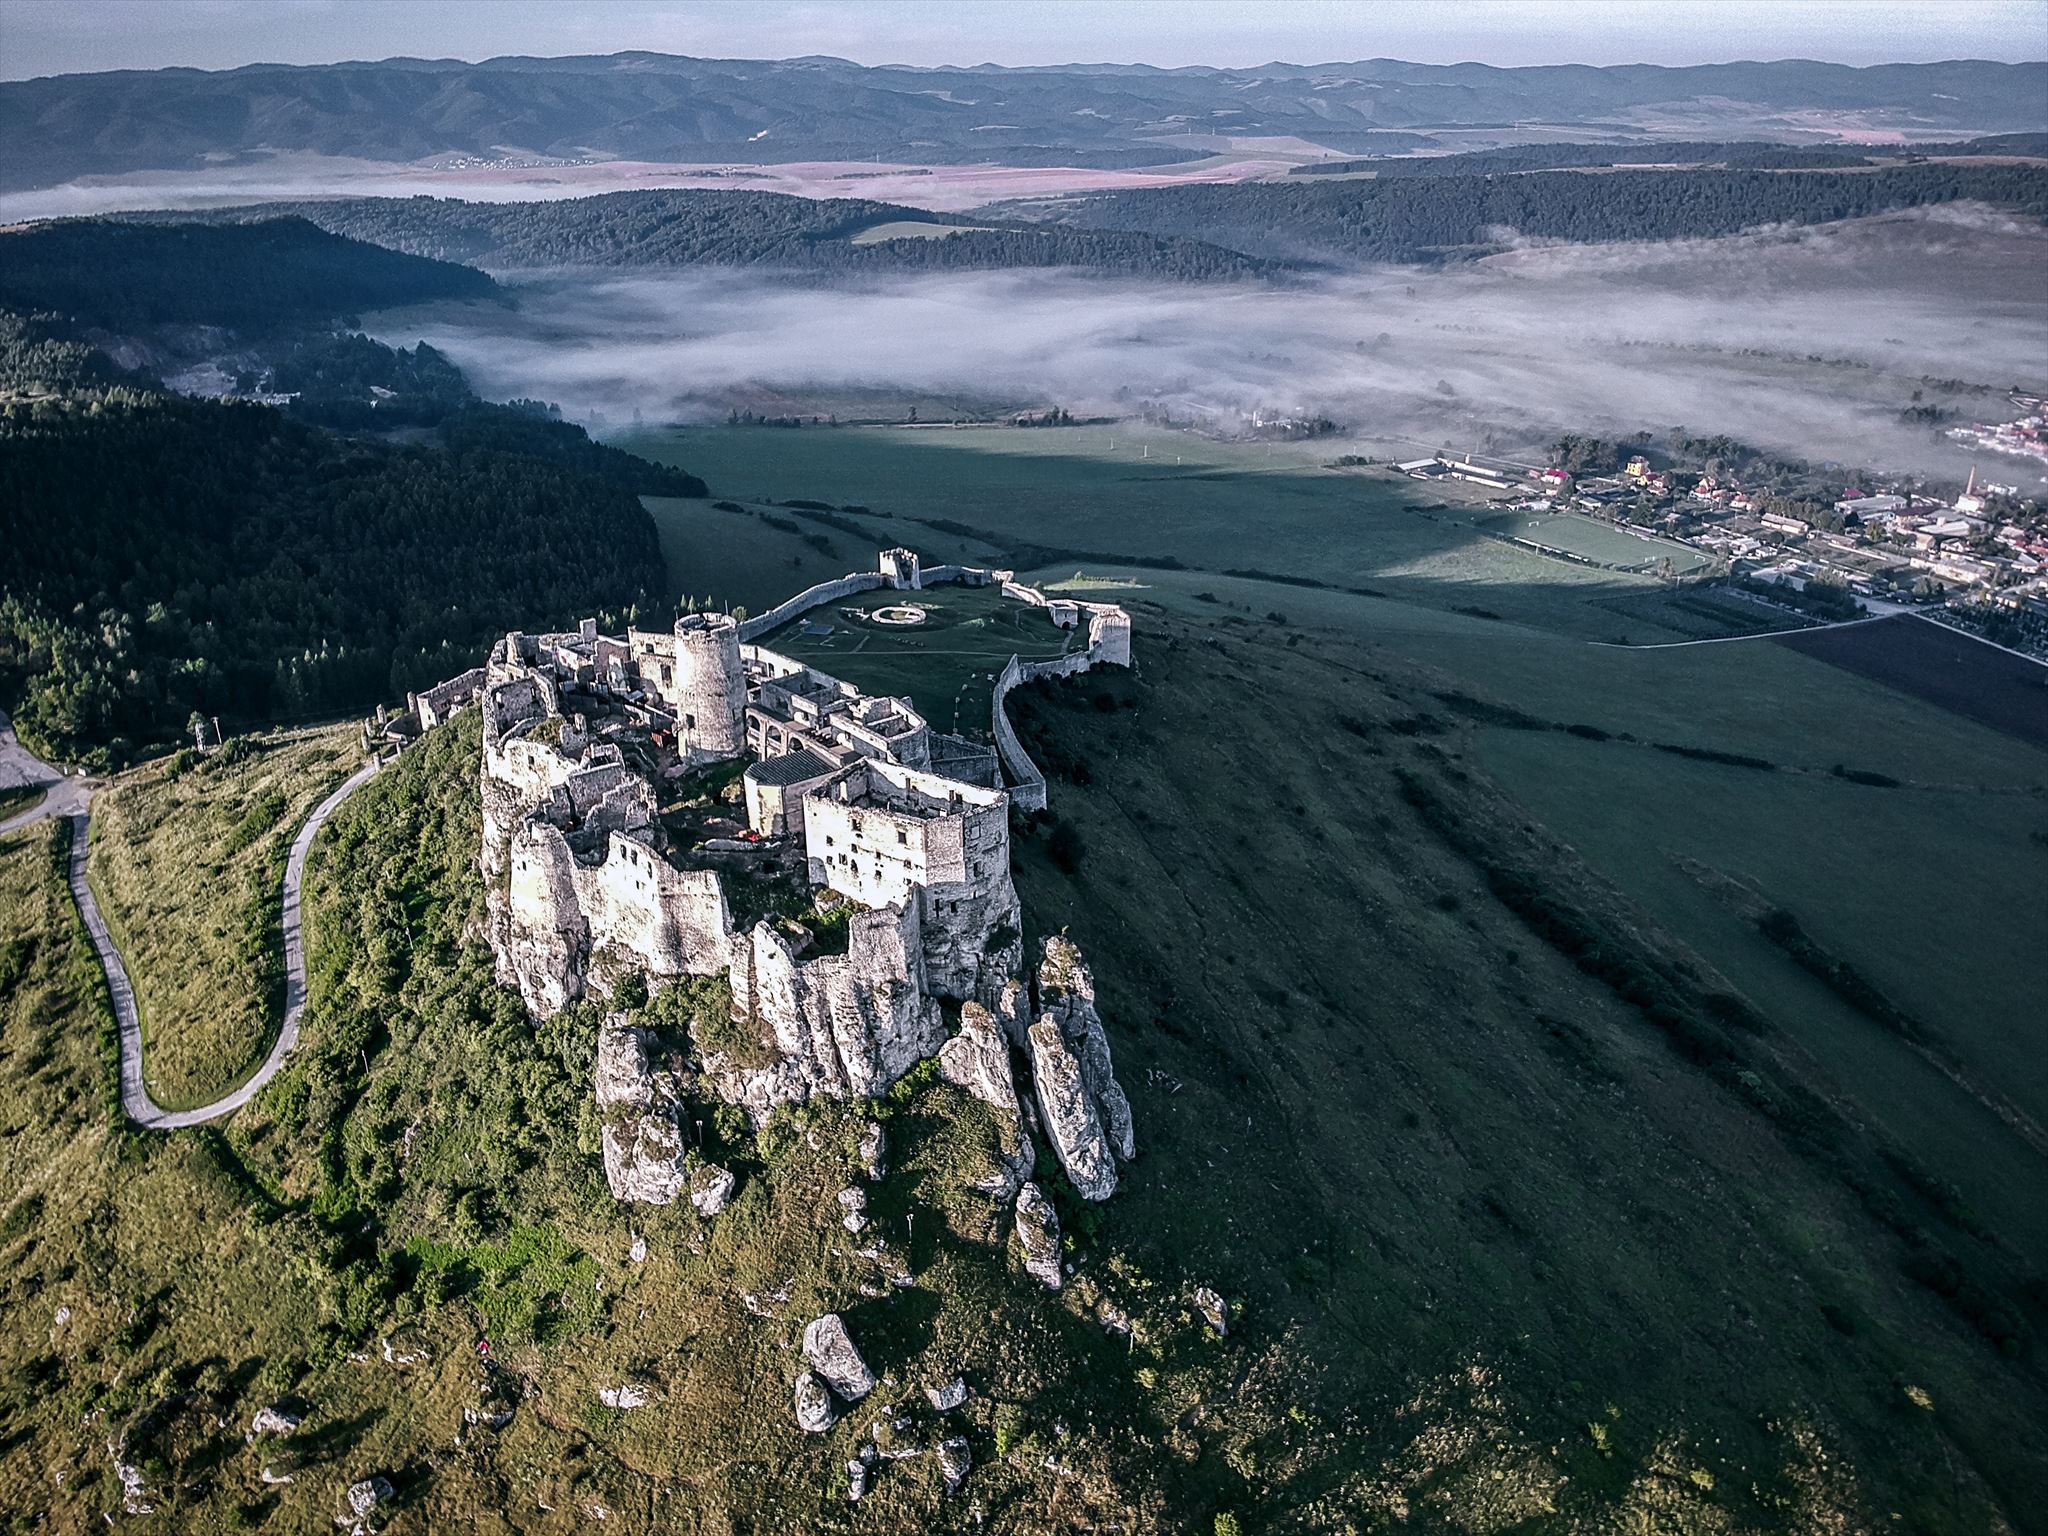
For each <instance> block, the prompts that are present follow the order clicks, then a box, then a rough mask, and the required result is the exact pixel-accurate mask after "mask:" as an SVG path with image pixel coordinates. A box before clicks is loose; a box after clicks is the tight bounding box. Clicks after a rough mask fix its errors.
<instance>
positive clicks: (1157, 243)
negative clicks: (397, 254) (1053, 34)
mask: <svg viewBox="0 0 2048 1536" xmlns="http://www.w3.org/2000/svg"><path fill="white" fill-rule="evenodd" d="M176 217H177V218H180V219H190V218H206V219H213V220H221V221H231V220H251V219H260V220H276V219H278V218H281V217H290V218H303V219H308V220H311V221H312V222H314V223H316V224H318V225H319V226H320V227H321V228H322V229H325V230H329V231H332V232H333V233H335V234H339V235H345V236H348V237H350V238H352V239H355V240H361V241H372V242H374V243H375V244H377V245H379V246H388V247H390V248H391V249H392V250H394V251H405V252H410V253H412V254H414V255H417V256H423V257H431V258H435V259H437V260H440V261H449V262H478V263H481V264H483V265H485V266H488V267H491V268H493V269H496V270H499V271H506V270H518V269H537V268H547V267H687V266H729V267H753V266H770V267H781V268H794V269H799V270H824V271H832V272H922V271H983V270H991V269H999V268H1009V267H1077V268H1081V269H1084V270H1088V271H1094V272H1104V273H1110V274H1114V275H1118V276H1129V277H1162V278H1178V279H1213V278H1238V277H1249V276H1254V275H1256V274H1258V273H1260V272H1263V271H1266V270H1268V269H1269V268H1271V267H1272V266H1273V263H1271V262H1269V261H1265V260H1262V259H1259V258H1256V257H1252V256H1247V255H1245V254H1243V253H1242V252H1240V251H1234V250H1226V249H1224V248H1223V247H1221V246H1218V245H1215V244H1213V243H1211V242H1209V241H1207V240H1204V239H1202V238H1201V237H1200V235H1199V234H1198V233H1197V232H1195V231H1194V230H1192V229H1190V230H1185V231H1175V232H1173V233H1168V234H1156V235H1155V234H1149V233H1146V232H1142V231H1133V230H1118V229H1084V228H1078V227H1075V226H1071V225H1057V224H1022V223H1014V222H1002V221H997V220H992V219H986V218H973V219H969V218H967V217H966V216H964V215H956V214H943V213H940V214H934V213H927V212H926V211H924V210H923V209H921V208H906V207H901V206H899V205H897V204H894V203H878V202H870V201H868V200H866V199H864V198H826V199H817V198H806V197H792V196H789V195H787V194H784V193H779V192H740V191H731V192H727V191H694V190H691V191H649V192H610V193H605V194H603V195H601V196H597V197H577V198H564V199H561V200H559V201H553V202H531V203H467V202H461V201H458V200H456V199H453V198H434V197H412V198H341V199H336V200H332V201H319V202H305V203H261V204H256V205H254V206H251V207H243V208H229V209H219V210H214V211H211V212H208V213H202V214H178V215H176ZM899 221H910V222H915V223H919V224H942V225H961V226H969V225H971V226H972V227H971V228H963V229H962V231H961V233H959V234H955V235H949V236H946V237H945V238H943V239H915V238H913V239H902V240H878V241H875V242H873V243H870V244H866V245H855V244H853V243H852V240H853V236H855V235H857V234H859V233H860V232H861V231H862V230H865V229H871V228H873V227H875V226H876V225H879V224H887V223H894V222H899Z"/></svg>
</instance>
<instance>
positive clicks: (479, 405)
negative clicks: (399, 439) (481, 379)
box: [441, 400, 710, 497]
mask: <svg viewBox="0 0 2048 1536" xmlns="http://www.w3.org/2000/svg"><path fill="white" fill-rule="evenodd" d="M441 440H442V442H444V443H445V444H447V446H448V447H449V449H451V450H452V451H453V452H455V453H456V454H458V455H469V454H477V453H493V454H506V455H511V456H514V457H518V458H525V459H532V460H535V461H537V462H540V463H543V464H547V465H550V466H552V467H553V468H556V469H560V470H563V471H566V472H569V473H572V474H574V475H576V476H577V477H578V478H579V479H582V480H586V481H589V482H591V483H593V484H598V485H605V486H609V487H610V488H611V489H613V490H617V491H624V492H626V493H627V494H628V495H633V496H691V497H701V496H707V495H709V494H710V492H709V491H707V490H706V489H705V486H704V482H703V481H702V480H699V479H698V478H697V477H696V476H695V475H691V474H685V473H684V472H683V471H682V470H680V469H676V468H674V467H673V466H671V465H667V464H655V463H651V462H649V461H648V460H646V459H643V458H640V457H639V456H638V455H637V454H631V453H628V452H626V451H625V450H624V449H623V448H610V447H607V446H606V445H604V444H603V443H593V442H592V441H591V440H590V434H589V433H587V432H585V431H584V430H583V428H581V427H579V426H577V425H576V424H575V423H574V422H569V421H563V420H562V419H561V413H560V411H559V410H557V409H556V408H555V407H554V406H551V405H545V404H543V403H541V402H540V401H537V400H515V401H513V402H512V403H511V404H510V405H491V404H489V403H487V402H485V401H481V400H478V401H473V402H471V403H470V404H468V405H466V406H464V407H463V408H462V409H461V410H459V411H456V412H454V413H453V414H452V415H450V416H448V417H447V418H446V419H445V420H444V421H443V422H442V423H441Z"/></svg>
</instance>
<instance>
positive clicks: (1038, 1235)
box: [1014, 1184, 1060, 1291]
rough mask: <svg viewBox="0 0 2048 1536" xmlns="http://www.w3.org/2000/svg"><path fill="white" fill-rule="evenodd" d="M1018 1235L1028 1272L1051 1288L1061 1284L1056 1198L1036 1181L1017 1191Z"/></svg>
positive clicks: (1015, 1231) (1017, 1238)
mask: <svg viewBox="0 0 2048 1536" xmlns="http://www.w3.org/2000/svg"><path fill="white" fill-rule="evenodd" d="M1016 1214H1017V1222H1016V1227H1015V1229H1014V1236H1015V1239H1016V1243H1017V1248H1018V1250H1019V1252H1020V1254H1021V1255H1022V1258H1023V1262H1024V1273H1026V1274H1027V1275H1029V1276H1031V1278H1032V1279H1034V1280H1036V1281H1037V1282H1038V1283H1039V1284H1040V1285H1042V1286H1044V1287H1045V1288H1046V1289H1047V1290H1049V1291H1056V1290H1058V1289H1059V1288H1060V1218H1059V1212H1057V1211H1055V1210H1054V1209H1053V1206H1052V1201H1051V1200H1050V1199H1049V1198H1047V1196H1046V1193H1045V1191H1044V1190H1042V1189H1040V1188H1039V1187H1038V1186H1037V1185H1036V1184H1026V1185H1025V1186H1024V1187H1023V1188H1022V1189H1020V1190H1018V1191H1017V1211H1016Z"/></svg>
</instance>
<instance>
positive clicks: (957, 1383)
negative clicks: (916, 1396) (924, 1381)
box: [924, 1376, 969, 1413]
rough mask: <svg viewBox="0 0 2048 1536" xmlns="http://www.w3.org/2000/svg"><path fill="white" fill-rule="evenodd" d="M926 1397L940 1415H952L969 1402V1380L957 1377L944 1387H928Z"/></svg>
mask: <svg viewBox="0 0 2048 1536" xmlns="http://www.w3.org/2000/svg"><path fill="white" fill-rule="evenodd" d="M924 1395H925V1397H926V1399H927V1400H929V1401H930V1403H931V1405H932V1407H933V1408H935V1409H937V1410H938V1411H939V1412H940V1413H951V1412H952V1411H953V1410H954V1409H955V1408H958V1407H959V1406H960V1405H961V1404H962V1403H964V1402H966V1401H967V1398H968V1396H969V1394H968V1391H967V1378H966V1377H964V1376H955V1377H954V1378H953V1379H952V1380H951V1381H949V1382H947V1383H946V1384H945V1385H943V1386H938V1387H926V1388H925V1389H924Z"/></svg>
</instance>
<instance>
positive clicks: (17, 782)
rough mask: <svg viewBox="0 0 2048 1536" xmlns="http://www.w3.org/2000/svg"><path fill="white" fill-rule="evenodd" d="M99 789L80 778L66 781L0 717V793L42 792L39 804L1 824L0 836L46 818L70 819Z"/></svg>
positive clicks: (81, 809)
mask: <svg viewBox="0 0 2048 1536" xmlns="http://www.w3.org/2000/svg"><path fill="white" fill-rule="evenodd" d="M98 787H99V786H98V785H97V784H95V783H94V782H93V780H91V779H88V778H85V777H83V776H81V777H78V778H71V779H67V778H66V777H65V776H64V775H63V774H61V773H59V772H58V771H57V770H56V769H54V768H52V767H51V766H50V765H49V764H48V763H46V762H44V761H43V760H42V759H41V758H39V757H37V756H36V755H35V754H34V753H33V752H31V751H29V749H28V748H27V747H24V746H23V745H22V744H21V742H20V741H19V740H18V739H16V737H15V734H14V727H13V726H11V725H9V724H8V723H7V717H6V716H5V715H0V789H42V790H44V791H45V793H44V795H43V798H42V802H41V803H40V804H38V805H32V806H30V807H29V808H28V809H27V810H25V811H22V812H20V813H19V814H17V815H14V816H10V817H8V818H7V819H6V820H5V821H0V834H5V833H8V832H14V831H18V830H19V829H21V828H22V827H26V826H31V825H33V824H34V823H36V822H38V821H41V820H43V819H44V818H45V817H48V816H70V815H74V814H76V813H78V812H80V811H83V810H84V809H85V804H86V802H87V801H88V800H90V799H91V798H92V792H93V790H95V789H96V788H98Z"/></svg>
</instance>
